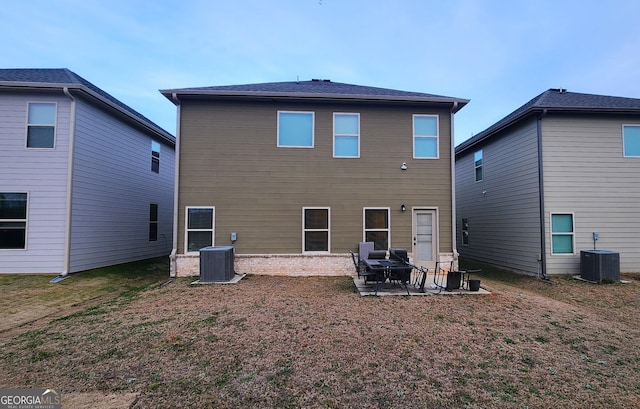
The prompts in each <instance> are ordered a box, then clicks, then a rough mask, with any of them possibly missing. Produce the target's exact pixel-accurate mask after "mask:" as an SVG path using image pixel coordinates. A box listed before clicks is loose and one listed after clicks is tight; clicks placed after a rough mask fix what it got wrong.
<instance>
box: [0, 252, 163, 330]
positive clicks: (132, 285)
mask: <svg viewBox="0 0 640 409" xmlns="http://www.w3.org/2000/svg"><path fill="white" fill-rule="evenodd" d="M53 277H54V276H53V275H45V274H14V275H0V291H2V294H3V297H2V298H0V319H4V321H5V323H6V327H7V328H8V327H10V326H16V325H19V324H21V323H23V322H29V321H31V320H33V319H37V318H40V317H42V316H46V315H48V314H50V313H54V312H56V311H63V310H65V309H67V308H69V307H73V306H78V305H81V304H82V303H83V302H86V301H89V300H92V299H97V298H99V297H105V296H106V297H107V298H110V297H113V298H118V297H120V298H121V299H123V300H131V299H133V298H135V297H137V296H138V294H140V293H141V292H142V291H145V290H146V289H148V288H149V287H150V286H154V285H159V284H161V283H162V282H164V281H166V280H168V279H169V258H168V257H159V258H154V259H149V260H143V261H136V262H133V263H126V264H120V265H116V266H111V267H105V268H99V269H94V270H88V271H84V272H80V273H74V274H71V275H70V276H69V278H67V279H65V280H62V281H60V282H58V283H50V282H49V281H50V280H51V279H52V278H53ZM16 312H21V313H23V317H21V318H20V319H19V320H18V319H16V318H14V314H15V313H16ZM105 312H106V311H105V310H104V309H102V308H100V307H89V308H88V309H87V310H85V311H81V312H77V313H76V314H77V315H78V316H91V315H101V314H104V313H105ZM61 319H64V318H61ZM10 320H11V322H10V323H9V321H10Z"/></svg>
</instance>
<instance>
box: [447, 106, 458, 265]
mask: <svg viewBox="0 0 640 409" xmlns="http://www.w3.org/2000/svg"><path fill="white" fill-rule="evenodd" d="M456 108H458V101H455V102H454V103H453V106H452V107H451V115H449V120H450V121H451V131H450V132H451V242H452V246H451V247H452V250H453V269H454V271H458V270H459V269H458V256H459V254H458V240H457V237H456V232H457V229H456V150H455V138H454V135H455V134H454V132H453V115H454V112H455V111H456Z"/></svg>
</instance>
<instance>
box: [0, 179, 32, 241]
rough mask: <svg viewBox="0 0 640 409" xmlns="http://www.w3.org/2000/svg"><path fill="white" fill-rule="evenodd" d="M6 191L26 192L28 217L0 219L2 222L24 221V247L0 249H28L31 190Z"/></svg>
mask: <svg viewBox="0 0 640 409" xmlns="http://www.w3.org/2000/svg"><path fill="white" fill-rule="evenodd" d="M3 192H4V193H24V194H26V195H27V209H26V214H27V218H26V219H0V222H22V221H23V222H24V248H21V249H0V251H26V250H28V247H29V202H30V200H29V196H31V195H30V194H29V192H25V191H3Z"/></svg>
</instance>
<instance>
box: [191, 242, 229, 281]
mask: <svg viewBox="0 0 640 409" xmlns="http://www.w3.org/2000/svg"><path fill="white" fill-rule="evenodd" d="M234 258H235V249H234V247H233V246H210V247H205V248H202V249H200V280H199V281H200V283H216V282H225V281H231V279H232V278H233V276H234V275H235V270H234V267H233V264H234Z"/></svg>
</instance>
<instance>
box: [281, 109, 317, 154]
mask: <svg viewBox="0 0 640 409" xmlns="http://www.w3.org/2000/svg"><path fill="white" fill-rule="evenodd" d="M280 114H311V146H304V145H281V144H280ZM277 117H278V118H277V128H276V134H277V135H276V139H277V140H276V146H277V147H278V148H294V149H305V148H306V149H313V148H314V147H315V144H316V113H315V112H313V111H278V113H277Z"/></svg>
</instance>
